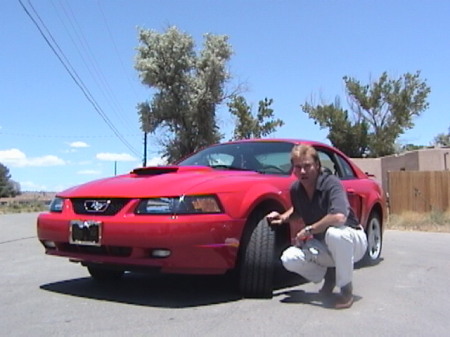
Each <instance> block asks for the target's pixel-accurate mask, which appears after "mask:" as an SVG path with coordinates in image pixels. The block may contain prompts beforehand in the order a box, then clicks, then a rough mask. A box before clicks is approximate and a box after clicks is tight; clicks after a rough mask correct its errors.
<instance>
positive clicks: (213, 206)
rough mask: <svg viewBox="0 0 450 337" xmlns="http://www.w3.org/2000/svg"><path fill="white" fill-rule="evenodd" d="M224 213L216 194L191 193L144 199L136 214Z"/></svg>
mask: <svg viewBox="0 0 450 337" xmlns="http://www.w3.org/2000/svg"><path fill="white" fill-rule="evenodd" d="M213 213H222V208H221V206H220V204H219V201H218V200H217V197H216V196H214V195H191V196H181V197H161V198H148V199H142V200H141V202H140V203H139V205H138V207H137V208H136V214H213Z"/></svg>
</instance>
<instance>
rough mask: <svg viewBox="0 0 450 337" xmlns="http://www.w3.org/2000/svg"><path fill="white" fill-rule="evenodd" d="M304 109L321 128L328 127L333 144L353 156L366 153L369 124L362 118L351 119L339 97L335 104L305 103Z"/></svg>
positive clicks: (329, 137)
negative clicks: (314, 104)
mask: <svg viewBox="0 0 450 337" xmlns="http://www.w3.org/2000/svg"><path fill="white" fill-rule="evenodd" d="M302 109H303V111H304V112H306V113H307V114H308V115H309V117H310V118H312V119H314V120H315V123H316V124H319V126H320V127H321V128H328V130H329V133H328V139H329V140H330V142H331V144H333V146H335V147H337V148H338V149H340V150H341V151H342V152H344V153H345V154H346V155H348V156H349V157H352V158H360V157H363V155H365V154H366V152H367V149H368V147H369V137H368V125H367V123H366V122H365V121H364V120H362V119H359V120H356V121H351V120H350V119H349V117H348V111H347V110H344V109H343V108H342V107H341V104H340V100H339V98H338V97H337V98H336V100H335V102H334V104H333V103H332V104H328V105H327V104H324V105H317V106H312V105H311V104H310V103H305V104H304V105H302Z"/></svg>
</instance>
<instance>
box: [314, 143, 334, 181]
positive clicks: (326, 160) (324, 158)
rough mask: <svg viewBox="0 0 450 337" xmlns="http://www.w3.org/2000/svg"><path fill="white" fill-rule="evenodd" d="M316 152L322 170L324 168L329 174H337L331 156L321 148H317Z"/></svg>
mask: <svg viewBox="0 0 450 337" xmlns="http://www.w3.org/2000/svg"><path fill="white" fill-rule="evenodd" d="M317 153H318V154H319V159H320V163H321V164H322V170H326V171H328V172H329V173H331V174H336V175H338V174H337V167H336V165H335V162H334V160H333V157H332V156H331V155H330V154H329V153H328V152H325V151H323V150H322V149H317Z"/></svg>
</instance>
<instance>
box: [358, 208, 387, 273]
mask: <svg viewBox="0 0 450 337" xmlns="http://www.w3.org/2000/svg"><path fill="white" fill-rule="evenodd" d="M366 235H367V252H366V255H365V256H364V259H363V262H364V264H367V265H374V264H377V263H378V262H379V260H380V256H381V249H382V247H383V230H382V228H381V220H380V216H379V215H378V214H376V213H372V214H371V215H370V217H369V220H368V222H367V227H366Z"/></svg>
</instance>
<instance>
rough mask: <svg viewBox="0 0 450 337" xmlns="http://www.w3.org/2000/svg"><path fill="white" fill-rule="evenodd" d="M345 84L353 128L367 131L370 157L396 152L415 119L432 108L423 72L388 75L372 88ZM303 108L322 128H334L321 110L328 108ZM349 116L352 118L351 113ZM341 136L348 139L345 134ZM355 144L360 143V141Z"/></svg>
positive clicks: (351, 82) (349, 80) (353, 81)
mask: <svg viewBox="0 0 450 337" xmlns="http://www.w3.org/2000/svg"><path fill="white" fill-rule="evenodd" d="M344 83H345V88H346V94H347V98H348V101H349V105H350V110H351V112H352V118H353V120H354V124H350V125H353V126H355V125H356V126H358V127H361V128H362V129H364V128H367V132H368V133H367V142H368V146H367V151H366V154H367V155H368V156H370V157H380V156H385V155H390V154H393V153H395V142H396V140H397V139H398V137H399V136H400V135H401V134H403V133H404V132H405V131H406V130H408V129H411V128H412V127H413V126H414V123H413V118H414V117H416V116H419V115H420V114H421V113H422V112H423V111H424V110H426V109H427V108H428V105H429V104H428V102H427V97H428V94H429V93H430V91H431V90H430V88H429V87H428V86H427V84H426V81H425V80H421V79H420V72H416V73H415V74H410V73H406V74H404V75H403V76H401V77H400V78H398V79H391V78H389V76H388V74H387V73H386V72H384V73H383V74H382V75H381V76H380V78H379V79H378V80H377V81H375V82H372V83H370V84H368V85H363V84H361V83H360V82H359V81H357V80H356V79H354V78H351V77H347V76H346V77H344ZM305 107H306V109H305ZM302 108H303V110H304V111H305V112H306V113H308V114H309V115H310V117H311V118H314V119H315V120H316V122H318V123H319V124H320V125H325V126H326V127H329V128H330V129H331V127H330V126H329V125H326V123H324V121H327V116H326V114H325V115H324V113H322V112H321V111H320V109H322V110H323V109H324V106H321V105H318V106H312V105H307V104H305V105H303V106H302ZM346 116H347V118H349V116H348V114H346ZM344 119H345V118H344ZM328 120H329V118H328ZM334 120H337V121H339V123H342V118H337V117H333V120H331V121H332V122H333V123H334ZM333 123H332V124H333ZM336 124H337V122H336ZM333 127H334V130H335V132H337V133H345V132H348V130H346V129H345V128H343V129H340V127H339V125H334V124H333ZM340 137H342V138H345V136H344V135H342V136H340ZM354 141H355V142H358V141H360V140H359V139H358V138H357V139H355V140H354ZM333 145H335V144H333ZM335 146H337V145H335ZM337 147H339V146H337Z"/></svg>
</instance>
